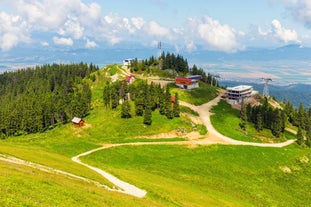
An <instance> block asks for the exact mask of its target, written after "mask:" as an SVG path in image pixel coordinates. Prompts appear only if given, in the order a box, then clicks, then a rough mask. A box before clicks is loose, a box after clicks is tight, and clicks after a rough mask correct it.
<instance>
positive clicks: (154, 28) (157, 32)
mask: <svg viewBox="0 0 311 207" xmlns="http://www.w3.org/2000/svg"><path fill="white" fill-rule="evenodd" d="M145 31H146V32H147V33H148V34H149V35H153V36H158V37H169V36H170V31H169V29H167V28H166V27H162V26H161V25H159V24H158V23H157V22H155V21H150V22H148V24H147V25H146V28H145Z"/></svg>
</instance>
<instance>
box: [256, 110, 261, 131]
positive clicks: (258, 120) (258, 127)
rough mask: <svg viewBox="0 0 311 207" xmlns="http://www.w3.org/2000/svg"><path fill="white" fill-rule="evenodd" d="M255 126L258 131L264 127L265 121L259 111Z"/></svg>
mask: <svg viewBox="0 0 311 207" xmlns="http://www.w3.org/2000/svg"><path fill="white" fill-rule="evenodd" d="M255 128H256V130H257V131H261V130H262V129H263V123H262V115H261V113H258V114H257V115H256V122H255Z"/></svg>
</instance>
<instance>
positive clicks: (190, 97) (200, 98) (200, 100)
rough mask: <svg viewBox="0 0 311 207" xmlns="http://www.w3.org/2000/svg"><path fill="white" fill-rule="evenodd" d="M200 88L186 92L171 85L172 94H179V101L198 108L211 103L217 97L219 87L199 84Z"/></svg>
mask: <svg viewBox="0 0 311 207" xmlns="http://www.w3.org/2000/svg"><path fill="white" fill-rule="evenodd" d="M199 85H200V87H199V88H195V89H192V90H184V89H180V88H177V87H175V85H171V94H175V93H178V95H179V99H180V100H182V101H185V102H188V103H191V104H194V105H196V106H198V105H202V104H204V103H207V102H209V101H210V100H212V99H214V98H216V97H217V94H218V89H217V87H214V86H210V85H208V84H206V83H203V82H199Z"/></svg>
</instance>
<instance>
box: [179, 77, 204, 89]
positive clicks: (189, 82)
mask: <svg viewBox="0 0 311 207" xmlns="http://www.w3.org/2000/svg"><path fill="white" fill-rule="evenodd" d="M175 84H176V86H178V87H179V88H182V89H193V88H198V87H199V80H198V79H191V78H184V77H178V78H176V79H175Z"/></svg>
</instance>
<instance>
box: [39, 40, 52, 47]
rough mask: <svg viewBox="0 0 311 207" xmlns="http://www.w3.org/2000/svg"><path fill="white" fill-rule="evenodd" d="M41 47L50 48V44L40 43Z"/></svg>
mask: <svg viewBox="0 0 311 207" xmlns="http://www.w3.org/2000/svg"><path fill="white" fill-rule="evenodd" d="M41 45H42V46H43V47H48V46H50V44H49V43H48V42H45V41H44V42H41Z"/></svg>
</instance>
